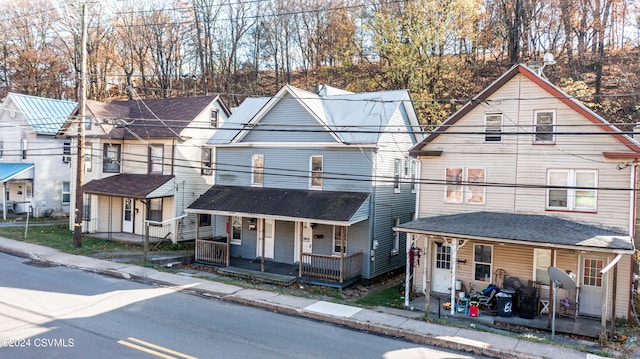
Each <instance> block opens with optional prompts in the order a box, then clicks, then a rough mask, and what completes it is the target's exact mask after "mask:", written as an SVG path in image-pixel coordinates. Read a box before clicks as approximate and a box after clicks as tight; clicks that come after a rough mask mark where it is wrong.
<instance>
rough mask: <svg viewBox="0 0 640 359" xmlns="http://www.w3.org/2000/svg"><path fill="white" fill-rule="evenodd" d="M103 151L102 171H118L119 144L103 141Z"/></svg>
mask: <svg viewBox="0 0 640 359" xmlns="http://www.w3.org/2000/svg"><path fill="white" fill-rule="evenodd" d="M103 152H104V154H103V155H102V158H103V160H102V172H107V173H120V145H119V144H110V143H105V144H104V150H103Z"/></svg>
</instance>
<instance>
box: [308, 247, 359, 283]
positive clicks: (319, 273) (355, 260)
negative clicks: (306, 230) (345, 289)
mask: <svg viewBox="0 0 640 359" xmlns="http://www.w3.org/2000/svg"><path fill="white" fill-rule="evenodd" d="M300 268H301V273H300V276H302V277H310V278H320V279H326V280H331V281H335V282H340V283H342V282H343V281H345V280H347V279H351V278H353V277H356V276H358V275H360V274H361V273H362V250H359V251H358V253H354V254H351V255H348V256H344V260H343V262H342V273H340V257H338V256H328V255H322V254H313V253H302V265H301V266H300ZM341 274H342V275H341Z"/></svg>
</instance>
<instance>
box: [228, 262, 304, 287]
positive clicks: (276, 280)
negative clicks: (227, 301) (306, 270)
mask: <svg viewBox="0 0 640 359" xmlns="http://www.w3.org/2000/svg"><path fill="white" fill-rule="evenodd" d="M218 274H222V275H227V276H230V277H236V278H241V279H247V280H253V281H258V282H261V283H268V284H276V285H285V286H286V285H290V284H293V283H295V282H297V281H298V277H296V276H291V275H285V274H276V273H269V272H260V271H254V270H250V269H244V268H237V267H218Z"/></svg>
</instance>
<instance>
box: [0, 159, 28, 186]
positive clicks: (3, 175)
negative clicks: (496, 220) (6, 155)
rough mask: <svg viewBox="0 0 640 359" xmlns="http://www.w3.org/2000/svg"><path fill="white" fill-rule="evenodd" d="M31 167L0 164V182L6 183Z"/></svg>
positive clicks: (16, 164) (20, 164) (22, 164)
mask: <svg viewBox="0 0 640 359" xmlns="http://www.w3.org/2000/svg"><path fill="white" fill-rule="evenodd" d="M33 167H34V164H33V163H0V182H7V181H9V180H10V179H12V178H13V177H15V176H17V175H19V174H21V173H23V172H25V171H27V170H29V169H32V168H33Z"/></svg>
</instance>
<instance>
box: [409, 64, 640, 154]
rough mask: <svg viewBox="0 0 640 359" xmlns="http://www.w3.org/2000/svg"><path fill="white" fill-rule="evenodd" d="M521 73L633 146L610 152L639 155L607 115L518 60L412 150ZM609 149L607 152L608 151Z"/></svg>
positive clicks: (639, 148)
mask: <svg viewBox="0 0 640 359" xmlns="http://www.w3.org/2000/svg"><path fill="white" fill-rule="evenodd" d="M518 74H521V75H523V76H524V77H526V78H527V79H529V80H531V81H532V82H533V83H535V84H536V85H538V86H539V87H540V88H542V89H543V90H545V91H546V92H548V93H549V94H550V95H551V96H553V97H555V98H557V99H558V100H560V101H562V102H563V103H564V104H565V105H567V106H568V107H570V108H571V109H573V110H574V111H576V112H577V113H579V114H581V115H582V116H584V117H585V118H586V119H587V120H589V121H591V122H592V123H594V124H596V125H599V126H598V128H600V129H601V130H602V131H605V132H608V133H610V134H611V135H612V136H613V137H614V138H616V139H617V140H619V141H620V142H622V143H623V144H625V145H626V146H627V147H628V148H629V149H630V150H631V152H630V153H626V152H625V153H622V154H621V153H611V154H610V155H611V156H621V157H633V158H638V157H640V145H639V144H638V142H636V141H635V140H633V139H632V138H631V137H629V136H627V135H625V134H623V133H622V132H621V131H620V130H619V129H618V128H617V127H615V126H613V125H612V124H611V123H609V122H608V121H606V120H605V119H604V118H602V117H600V116H599V115H598V114H596V113H595V112H593V111H591V110H590V109H588V108H587V107H586V106H584V105H583V104H582V103H580V102H578V101H577V100H574V99H573V98H572V97H571V96H569V95H568V94H567V93H565V92H563V91H562V90H560V89H559V88H558V87H556V86H555V85H553V84H552V83H551V82H549V81H547V80H546V79H544V78H543V77H541V76H539V75H538V74H536V73H535V72H533V71H532V70H531V69H529V68H528V67H527V66H525V65H524V64H517V65H514V66H513V67H511V68H510V69H509V70H508V71H507V72H505V73H504V74H502V76H500V77H499V78H498V79H497V80H495V81H494V82H493V83H492V84H491V85H489V86H488V87H487V88H485V89H484V90H482V91H481V92H480V93H479V94H478V95H476V96H475V97H474V98H472V99H471V100H470V101H469V102H467V103H466V104H465V105H464V106H463V107H462V108H460V109H459V110H458V111H456V112H455V113H454V114H453V115H451V116H450V117H449V118H447V119H446V120H445V121H444V122H443V123H442V124H441V125H440V126H438V127H437V128H436V129H435V130H434V131H433V132H431V133H430V134H429V135H428V136H427V137H425V138H424V139H423V140H422V141H421V142H420V143H418V144H417V145H415V146H414V147H413V148H412V149H411V151H410V154H411V155H413V156H416V155H420V154H421V150H422V149H423V148H424V147H425V146H427V145H428V144H429V143H430V142H432V141H433V140H434V139H436V138H437V137H438V136H439V135H440V134H442V133H443V132H445V131H447V129H449V128H451V127H452V126H453V125H454V124H455V123H456V122H458V121H459V120H460V119H462V118H463V117H464V116H465V115H466V114H468V113H469V112H471V110H473V109H474V108H475V107H476V106H478V105H479V104H481V103H482V102H483V101H485V100H486V99H488V98H489V97H491V95H493V94H494V93H495V92H496V91H498V90H499V89H500V88H501V87H502V86H503V85H505V84H506V83H507V82H508V81H510V80H511V79H513V78H514V77H515V76H516V75H518ZM606 154H607V153H606V152H605V155H606Z"/></svg>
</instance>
